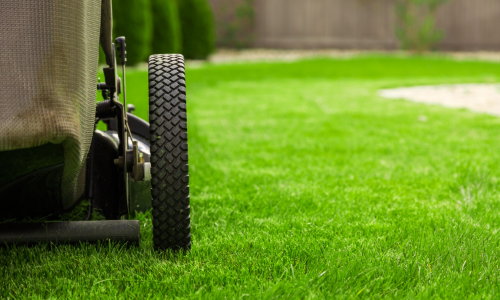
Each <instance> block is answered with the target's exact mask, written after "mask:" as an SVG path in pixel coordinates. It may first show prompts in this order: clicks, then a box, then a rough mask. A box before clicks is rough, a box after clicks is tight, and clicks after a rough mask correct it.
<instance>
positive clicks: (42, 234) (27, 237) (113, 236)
mask: <svg viewBox="0 0 500 300" xmlns="http://www.w3.org/2000/svg"><path fill="white" fill-rule="evenodd" d="M139 228H140V226H139V221H137V220H117V221H72V222H52V223H4V224H0V245H6V244H7V245H34V244H38V243H43V242H52V243H69V244H75V243H79V242H90V243H96V242H98V241H121V242H127V243H128V244H131V245H139V242H140V239H141V233H140V230H139Z"/></svg>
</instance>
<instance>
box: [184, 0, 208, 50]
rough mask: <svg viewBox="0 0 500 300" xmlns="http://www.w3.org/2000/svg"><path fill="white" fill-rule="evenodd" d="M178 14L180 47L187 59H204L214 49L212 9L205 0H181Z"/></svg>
mask: <svg viewBox="0 0 500 300" xmlns="http://www.w3.org/2000/svg"><path fill="white" fill-rule="evenodd" d="M178 4H179V16H180V21H181V29H182V49H183V52H182V54H184V57H185V58H187V59H206V58H207V57H208V55H209V54H210V53H212V52H213V51H214V49H215V34H214V30H215V28H214V20H213V14H212V9H211V7H210V5H209V4H208V2H207V1H206V0H182V1H179V2H178Z"/></svg>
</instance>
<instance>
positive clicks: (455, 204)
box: [0, 56, 500, 299]
mask: <svg viewBox="0 0 500 300" xmlns="http://www.w3.org/2000/svg"><path fill="white" fill-rule="evenodd" d="M128 74H129V76H128V77H127V91H128V97H127V99H128V100H129V101H130V102H132V103H134V104H135V105H136V107H137V114H138V115H139V116H141V117H145V118H146V117H147V112H148V107H147V90H148V88H147V72H145V71H135V72H133V71H130V72H129V73H128ZM499 79H500V64H497V63H487V62H473V61H469V62H464V61H462V62H458V61H452V60H447V59H444V58H432V57H427V58H426V57H419V58H418V57H417V58H412V57H406V58H404V57H399V58H398V57H392V58H391V57H383V56H368V57H358V58H352V59H346V60H335V59H316V60H305V61H300V62H294V63H261V64H233V65H207V66H204V67H202V68H196V69H189V68H188V70H187V84H188V120H189V121H188V127H189V158H190V178H191V181H190V189H191V212H192V215H191V220H192V236H193V249H192V251H191V253H187V254H172V253H170V252H164V253H155V252H154V251H153V249H152V241H151V234H152V225H151V220H150V216H149V215H148V214H145V215H142V216H140V217H139V218H140V219H141V228H142V236H143V240H142V243H141V246H140V247H139V248H134V247H131V248H126V247H124V246H123V245H117V244H109V243H103V244H100V245H85V244H84V245H80V246H55V245H40V246H37V247H33V248H25V247H13V248H3V249H0V266H1V268H0V295H1V298H23V297H24V298H33V299H36V298H40V299H42V298H43V299H46V298H51V297H53V298H57V297H61V298H120V299H121V298H123V299H130V298H140V299H142V298H173V297H176V298H186V299H187V298H189V299H191V298H203V299H220V298H228V299H236V298H237V299H240V298H249V299H262V298H264V299H269V298H276V297H283V298H290V299H296V298H300V299H308V298H314V297H316V298H328V299H330V298H339V299H344V298H345V299H353V298H373V299H378V298H403V297H407V298H426V299H427V298H463V299H465V298H481V299H482V298H498V297H499V296H498V292H499V288H500V285H499V280H498V278H499V276H500V270H499V269H498V264H499V260H500V251H499V250H498V249H499V245H500V235H499V229H500V219H499V216H500V188H499V180H500V170H499V168H498V166H499V163H500V151H499V150H500V119H499V118H497V117H492V116H488V115H482V114H476V113H472V112H469V111H465V110H453V109H447V108H443V107H439V106H427V105H423V104H418V103H412V102H406V101H403V100H386V99H382V98H379V97H378V96H377V90H378V89H381V88H391V87H398V86H411V85H420V84H425V85H428V84H444V83H460V82H467V83H470V82H498V80H499ZM422 116H425V118H423V117H422Z"/></svg>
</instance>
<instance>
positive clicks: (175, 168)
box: [149, 54, 191, 250]
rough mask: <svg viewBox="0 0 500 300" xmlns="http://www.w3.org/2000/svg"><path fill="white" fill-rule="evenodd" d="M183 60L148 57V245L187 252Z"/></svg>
mask: <svg viewBox="0 0 500 300" xmlns="http://www.w3.org/2000/svg"><path fill="white" fill-rule="evenodd" d="M185 80H186V77H185V71H184V57H183V56H182V55H180V54H159V55H152V56H150V57H149V123H150V126H149V133H150V142H151V196H152V205H153V243H154V248H155V249H156V250H163V249H185V250H189V249H191V225H190V216H189V210H190V207H189V174H188V144H187V118H186V81H185Z"/></svg>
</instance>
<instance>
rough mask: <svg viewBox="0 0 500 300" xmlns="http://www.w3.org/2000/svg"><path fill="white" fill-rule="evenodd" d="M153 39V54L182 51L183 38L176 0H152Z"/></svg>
mask: <svg viewBox="0 0 500 300" xmlns="http://www.w3.org/2000/svg"><path fill="white" fill-rule="evenodd" d="M151 11H152V13H153V41H152V45H151V46H152V50H153V51H152V53H151V54H165V53H181V51H182V38H181V26H180V20H179V11H178V8H177V1H176V0H151Z"/></svg>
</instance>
